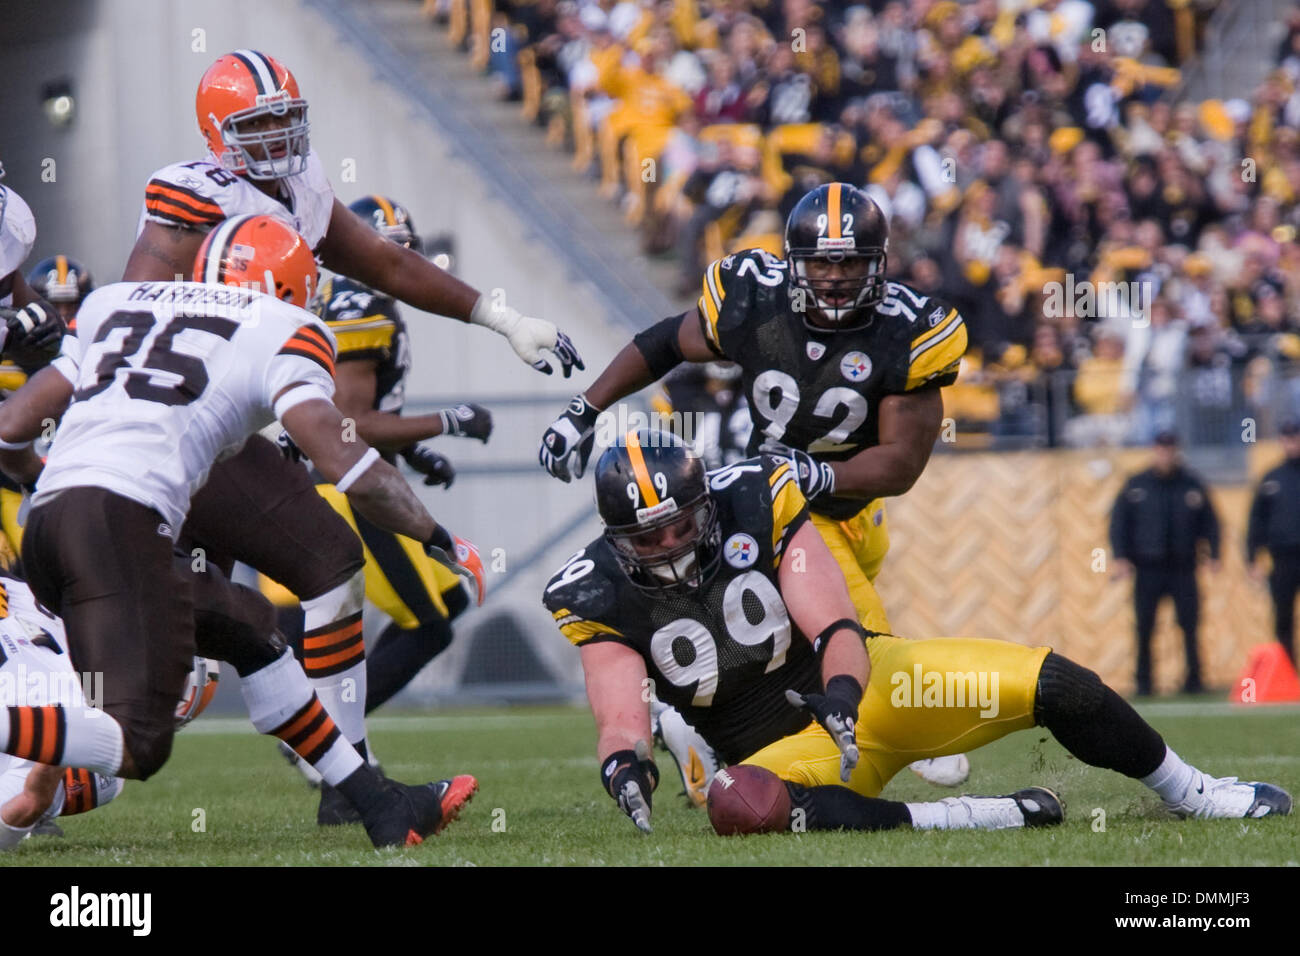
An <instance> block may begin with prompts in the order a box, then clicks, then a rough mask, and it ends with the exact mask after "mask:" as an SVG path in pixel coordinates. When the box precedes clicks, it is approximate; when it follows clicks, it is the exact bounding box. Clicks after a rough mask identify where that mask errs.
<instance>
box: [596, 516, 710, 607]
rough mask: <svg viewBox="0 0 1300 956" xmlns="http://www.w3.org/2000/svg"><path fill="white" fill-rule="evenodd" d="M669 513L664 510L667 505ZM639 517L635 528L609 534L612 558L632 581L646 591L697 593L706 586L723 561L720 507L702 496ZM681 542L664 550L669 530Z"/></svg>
mask: <svg viewBox="0 0 1300 956" xmlns="http://www.w3.org/2000/svg"><path fill="white" fill-rule="evenodd" d="M669 504H671V505H672V507H671V508H667V509H665V507H664V506H665V505H669ZM640 511H641V512H656V513H655V514H653V515H649V514H647V515H645V517H644V518H642V519H641V520H639V521H638V522H637V523H636V524H629V525H619V526H614V527H609V528H606V529H605V538H606V540H608V541H609V543H610V544H611V545H612V546H613V550H614V556H615V558H616V559H617V560H618V563H619V566H620V567H621V568H622V569H623V572H624V573H625V574H627V576H628V579H629V580H631V582H632V583H633V584H634V585H635V586H636V587H638V588H640V589H641V590H643V591H652V592H663V591H676V590H692V591H693V590H698V589H699V588H702V587H704V585H706V584H708V582H709V581H710V579H712V577H713V575H714V574H715V573H716V572H717V570H718V565H719V563H720V562H721V560H722V548H721V542H722V529H721V527H720V525H719V524H718V506H717V504H716V503H715V502H714V501H713V499H712V498H711V497H710V496H709V494H708V492H707V491H706V492H704V493H703V494H701V495H700V496H699V497H697V498H695V499H694V500H692V501H690V502H688V503H687V504H686V505H684V506H683V507H680V508H678V507H677V505H676V502H674V501H673V500H672V499H671V498H669V499H667V500H665V501H664V502H662V503H661V504H659V505H656V506H655V507H653V508H644V509H640ZM668 528H673V529H674V531H675V532H676V533H675V534H674V535H673V537H674V539H675V540H677V542H678V543H675V544H671V545H669V546H667V547H660V546H659V544H658V543H659V542H660V541H661V540H662V539H663V538H664V536H665V534H664V532H665V529H668Z"/></svg>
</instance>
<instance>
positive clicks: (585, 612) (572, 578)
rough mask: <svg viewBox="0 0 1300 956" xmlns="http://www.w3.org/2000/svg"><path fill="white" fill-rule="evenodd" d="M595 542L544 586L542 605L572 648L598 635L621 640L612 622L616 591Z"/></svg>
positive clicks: (601, 544) (572, 559)
mask: <svg viewBox="0 0 1300 956" xmlns="http://www.w3.org/2000/svg"><path fill="white" fill-rule="evenodd" d="M603 550H604V542H603V541H600V540H597V541H595V542H593V543H592V544H590V545H588V546H587V547H586V548H583V549H582V550H581V551H579V552H578V553H577V554H575V555H573V557H571V558H569V560H568V561H566V562H565V563H564V566H563V567H562V568H560V570H559V571H557V572H556V573H555V574H554V575H552V576H551V579H550V581H548V582H547V583H546V588H545V589H544V590H543V591H542V603H543V604H544V605H546V609H547V610H548V611H550V612H551V617H552V618H554V620H555V626H556V627H558V628H559V629H560V633H561V634H563V635H564V636H565V637H567V638H568V639H569V640H570V642H572V643H573V644H575V645H582V644H586V643H587V642H588V641H591V640H593V639H595V638H597V637H599V636H600V635H608V636H611V637H621V636H622V635H621V632H620V631H619V630H618V628H616V627H615V626H614V625H613V623H612V619H613V617H614V612H615V609H616V608H617V606H618V588H617V585H616V584H615V583H614V580H613V579H612V578H611V576H610V573H609V568H608V567H607V566H606V563H607V562H606V560H604V557H605V556H604V555H603V554H602V551H603Z"/></svg>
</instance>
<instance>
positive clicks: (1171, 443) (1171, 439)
mask: <svg viewBox="0 0 1300 956" xmlns="http://www.w3.org/2000/svg"><path fill="white" fill-rule="evenodd" d="M1156 444H1157V445H1165V446H1168V447H1172V448H1176V447H1178V435H1177V434H1176V433H1175V432H1172V431H1170V430H1169V429H1168V428H1166V429H1164V430H1163V431H1160V432H1157V433H1156Z"/></svg>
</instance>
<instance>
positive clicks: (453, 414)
mask: <svg viewBox="0 0 1300 956" xmlns="http://www.w3.org/2000/svg"><path fill="white" fill-rule="evenodd" d="M438 415H439V417H441V418H442V433H443V434H444V435H454V436H456V437H457V438H477V439H478V440H479V441H481V442H483V443H484V444H485V445H486V444H487V440H488V436H489V435H491V434H492V413H491V412H489V411H488V410H487V409H486V408H484V407H483V406H482V405H475V404H474V403H473V402H466V403H465V404H464V405H453V406H452V407H451V408H444V409H442V410H441V411H439V412H438Z"/></svg>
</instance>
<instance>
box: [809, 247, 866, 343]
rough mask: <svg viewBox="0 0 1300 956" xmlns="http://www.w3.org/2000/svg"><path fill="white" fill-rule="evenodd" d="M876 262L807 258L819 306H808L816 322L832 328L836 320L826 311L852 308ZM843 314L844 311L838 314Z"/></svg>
mask: <svg viewBox="0 0 1300 956" xmlns="http://www.w3.org/2000/svg"><path fill="white" fill-rule="evenodd" d="M875 266H876V263H875V262H874V261H873V260H871V259H868V258H865V257H858V256H849V257H845V258H843V259H841V260H840V261H838V262H833V261H831V260H830V259H808V260H807V262H806V263H805V264H804V270H805V272H804V274H805V276H806V277H807V280H808V284H809V285H810V286H811V287H812V289H813V291H814V293H815V295H816V297H817V303H816V304H817V306H819V307H818V308H812V309H809V313H810V315H811V317H812V320H813V322H814V323H815V324H817V325H823V326H827V327H833V326H835V325H837V324H838V322H837V321H834V320H832V319H831V318H830V317H828V316H827V315H826V314H825V312H824V310H826V309H833V310H837V311H838V310H841V309H851V308H852V307H853V306H854V304H855V303H857V301H858V297H859V296H860V295H861V294H862V289H863V286H864V285H865V283H866V280H867V278H868V277H869V276H871V275H872V274H873V272H872V270H873V269H874V268H875ZM839 314H840V317H842V316H843V313H839Z"/></svg>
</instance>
